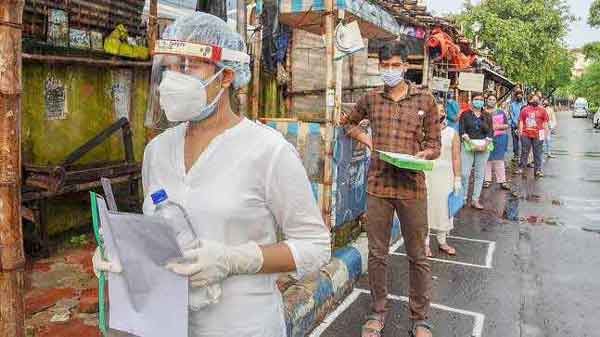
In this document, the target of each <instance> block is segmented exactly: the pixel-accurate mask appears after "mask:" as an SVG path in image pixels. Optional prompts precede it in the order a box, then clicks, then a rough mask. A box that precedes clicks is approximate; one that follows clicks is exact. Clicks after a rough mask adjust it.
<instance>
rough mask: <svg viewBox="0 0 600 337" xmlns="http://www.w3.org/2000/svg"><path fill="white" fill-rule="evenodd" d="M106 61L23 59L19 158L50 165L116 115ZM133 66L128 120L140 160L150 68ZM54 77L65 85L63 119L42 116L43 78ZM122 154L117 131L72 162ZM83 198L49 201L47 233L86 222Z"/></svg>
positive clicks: (142, 148)
mask: <svg viewBox="0 0 600 337" xmlns="http://www.w3.org/2000/svg"><path fill="white" fill-rule="evenodd" d="M115 69H117V68H111V67H102V68H101V67H89V66H83V65H50V64H39V63H25V64H24V65H23V87H24V88H23V95H22V121H21V125H22V132H21V144H22V151H23V163H28V164H36V165H48V164H50V165H52V164H58V163H60V162H61V161H62V160H63V159H64V158H65V157H66V156H67V155H68V154H69V153H70V152H72V151H73V150H74V149H76V148H77V147H79V146H80V145H82V144H84V143H85V142H87V141H88V140H89V139H91V138H92V137H93V136H94V135H96V134H97V133H98V132H100V131H101V130H102V129H104V128H106V127H108V126H109V125H110V124H112V123H113V122H115V121H116V120H117V119H118V118H117V117H116V116H117V115H116V113H115V112H114V109H113V97H112V93H111V91H112V89H111V88H112V84H113V76H115V75H114V74H115V73H114V71H113V70H115ZM130 69H131V72H132V82H131V91H130V92H131V105H130V113H129V117H130V122H131V127H132V131H133V137H134V153H135V159H136V160H137V161H141V160H142V156H143V151H144V144H145V131H144V113H145V110H146V101H147V93H148V82H149V69H148V68H130ZM51 77H52V78H54V79H56V80H58V81H59V82H61V83H62V84H63V85H64V86H65V93H66V102H67V113H66V115H65V118H64V119H56V120H49V119H47V118H46V112H45V111H46V107H45V90H44V88H45V84H44V83H45V82H46V80H47V79H48V78H51ZM123 158H124V152H123V145H122V141H121V134H120V132H117V133H116V134H114V135H113V136H112V137H111V138H110V140H108V141H106V142H105V143H103V144H102V145H100V146H98V147H97V148H95V149H94V150H93V151H91V152H90V153H88V154H87V155H86V156H84V157H83V158H81V159H80V160H79V161H78V162H77V163H81V164H84V163H90V162H94V161H104V160H118V159H123ZM85 207H87V205H86V203H84V202H81V201H79V202H78V201H73V200H70V199H69V198H66V199H62V200H56V201H53V202H51V203H50V205H49V214H48V222H49V229H50V232H51V233H57V232H61V231H63V230H66V229H69V228H72V227H76V226H80V225H83V224H85V223H88V222H89V219H88V218H89V212H88V211H87V209H85Z"/></svg>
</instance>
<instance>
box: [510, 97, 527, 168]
mask: <svg viewBox="0 0 600 337" xmlns="http://www.w3.org/2000/svg"><path fill="white" fill-rule="evenodd" d="M526 104H527V103H526V102H525V100H524V99H523V90H521V89H516V90H515V94H514V99H513V100H512V101H511V102H510V107H509V110H508V114H507V116H508V124H509V125H510V131H511V135H512V147H513V160H514V161H517V160H519V158H520V156H521V147H520V143H519V141H520V137H519V115H520V114H521V109H522V108H523V107H524V106H525V105H526Z"/></svg>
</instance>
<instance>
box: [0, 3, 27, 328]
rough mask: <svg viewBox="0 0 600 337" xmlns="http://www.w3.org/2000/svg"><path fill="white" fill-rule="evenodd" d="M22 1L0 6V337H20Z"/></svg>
mask: <svg viewBox="0 0 600 337" xmlns="http://www.w3.org/2000/svg"><path fill="white" fill-rule="evenodd" d="M24 3H25V1H24V0H0V336H2V337H22V336H24V335H25V329H24V302H23V268H24V264H25V256H24V253H23V229H22V226H21V200H20V199H21V184H20V182H21V144H20V118H21V92H22V83H21V35H22V31H23V26H22V22H23V6H24Z"/></svg>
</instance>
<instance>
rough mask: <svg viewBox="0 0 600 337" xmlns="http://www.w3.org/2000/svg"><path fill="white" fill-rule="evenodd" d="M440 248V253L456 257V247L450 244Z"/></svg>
mask: <svg viewBox="0 0 600 337" xmlns="http://www.w3.org/2000/svg"><path fill="white" fill-rule="evenodd" d="M439 248H440V251H442V252H444V253H446V254H448V255H452V256H454V255H456V249H454V247H452V246H450V245H448V244H445V245H440V247H439Z"/></svg>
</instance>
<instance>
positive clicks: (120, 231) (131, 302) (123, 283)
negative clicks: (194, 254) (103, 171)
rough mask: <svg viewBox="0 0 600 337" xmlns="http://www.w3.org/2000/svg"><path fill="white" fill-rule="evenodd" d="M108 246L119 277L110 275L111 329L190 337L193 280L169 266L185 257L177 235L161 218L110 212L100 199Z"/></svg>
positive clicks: (149, 336)
mask: <svg viewBox="0 0 600 337" xmlns="http://www.w3.org/2000/svg"><path fill="white" fill-rule="evenodd" d="M98 211H99V214H100V224H101V226H102V228H103V232H104V242H105V248H106V250H108V251H109V252H110V254H111V256H116V257H118V259H119V261H120V262H121V264H122V266H123V272H122V273H120V274H112V273H109V274H108V297H109V301H110V302H109V327H110V328H111V329H115V330H120V331H124V332H127V333H130V334H134V335H137V336H143V337H163V336H169V337H187V336H188V288H189V286H188V280H187V278H185V277H181V276H179V275H176V274H174V273H172V272H170V271H168V270H166V269H165V268H164V265H165V264H166V262H167V261H168V260H170V259H173V258H178V257H181V253H180V251H179V247H178V245H177V241H176V240H175V234H174V233H173V232H172V230H171V229H170V227H169V226H166V225H165V223H164V220H163V219H162V218H159V217H152V216H144V215H141V214H131V213H119V212H109V211H108V209H107V207H106V203H105V202H104V200H103V199H102V198H98Z"/></svg>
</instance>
